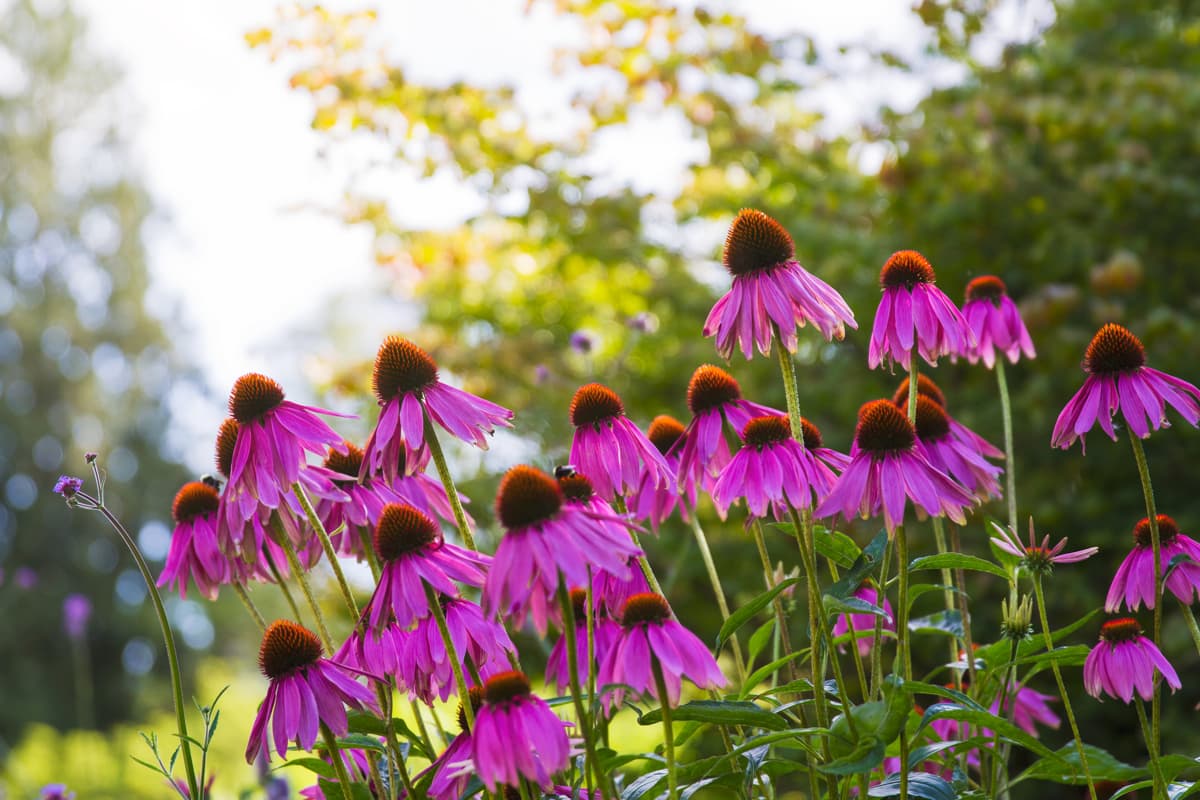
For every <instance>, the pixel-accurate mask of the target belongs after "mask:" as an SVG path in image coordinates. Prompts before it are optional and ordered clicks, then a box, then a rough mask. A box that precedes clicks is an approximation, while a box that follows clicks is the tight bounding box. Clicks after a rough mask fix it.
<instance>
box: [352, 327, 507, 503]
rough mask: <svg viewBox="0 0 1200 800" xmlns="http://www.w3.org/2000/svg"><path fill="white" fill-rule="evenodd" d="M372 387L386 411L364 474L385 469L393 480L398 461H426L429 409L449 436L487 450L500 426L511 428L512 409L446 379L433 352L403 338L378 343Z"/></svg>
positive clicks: (366, 458)
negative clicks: (489, 442) (488, 439)
mask: <svg viewBox="0 0 1200 800" xmlns="http://www.w3.org/2000/svg"><path fill="white" fill-rule="evenodd" d="M371 387H372V389H373V390H374V392H375V398H376V399H377V400H378V401H379V405H380V406H381V407H382V408H383V411H382V412H380V414H379V422H378V424H376V426H375V430H374V431H372V432H371V437H370V438H369V439H367V445H366V447H364V448H363V451H364V458H363V465H362V473H361V475H360V477H363V478H367V477H371V476H372V475H376V474H378V473H380V472H382V473H383V475H384V476H385V477H386V478H387V479H388V481H389V482H390V481H393V480H395V478H396V471H397V468H398V465H399V464H401V463H405V464H407V465H408V468H409V470H411V471H415V470H416V469H419V466H418V465H420V466H423V465H424V464H425V462H426V460H427V459H428V457H429V456H428V453H427V452H426V444H425V414H424V412H425V411H427V412H428V413H429V418H430V419H432V420H433V421H434V422H436V423H437V424H438V425H440V426H442V427H443V428H445V429H446V431H448V432H449V433H450V435H451V436H454V437H455V438H457V439H461V440H462V441H464V442H467V443H468V444H473V445H475V446H476V447H479V448H483V449H485V450H486V449H487V437H488V436H490V435H491V434H493V433H495V431H496V426H497V425H501V426H504V427H506V428H511V427H512V423H511V422H509V420H511V419H512V418H513V412H511V411H509V410H508V409H507V408H504V407H503V406H498V405H496V404H495V403H492V402H490V401H488V400H484V399H483V398H482V397H476V396H475V395H473V394H470V393H469V392H464V391H463V390H462V389H455V388H454V387H453V386H450V385H449V384H445V383H442V382H441V381H440V380H438V368H437V364H436V363H434V360H433V359H432V358H431V357H430V356H429V354H428V353H426V352H425V351H424V350H422V349H421V348H420V347H417V346H416V345H415V344H413V343H412V342H410V341H409V340H407V339H404V338H402V337H399V336H389V337H387V338H386V339H384V340H383V344H382V345H380V346H379V352H378V353H376V355H375V370H374V373H373V374H372V376H371ZM402 452H403V455H404V461H403V462H402V461H401V453H402Z"/></svg>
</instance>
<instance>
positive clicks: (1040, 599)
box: [1033, 573, 1097, 800]
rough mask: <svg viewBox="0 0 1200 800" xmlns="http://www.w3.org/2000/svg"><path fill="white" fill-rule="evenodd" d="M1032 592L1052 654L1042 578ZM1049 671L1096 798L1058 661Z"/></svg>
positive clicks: (1036, 580) (1036, 578)
mask: <svg viewBox="0 0 1200 800" xmlns="http://www.w3.org/2000/svg"><path fill="white" fill-rule="evenodd" d="M1033 591H1034V594H1035V595H1036V597H1037V607H1038V620H1039V621H1040V622H1041V623H1042V638H1043V639H1044V640H1045V642H1046V652H1048V653H1049V652H1053V650H1054V638H1053V637H1052V636H1051V635H1050V622H1049V621H1048V620H1047V618H1046V597H1045V595H1044V594H1043V593H1042V576H1041V575H1038V574H1036V573H1035V574H1034V576H1033ZM1050 669H1051V670H1052V671H1053V672H1054V680H1055V682H1057V683H1058V695H1059V697H1061V698H1062V702H1063V710H1064V711H1066V712H1067V722H1069V723H1070V725H1071V735H1072V736H1074V737H1075V752H1076V753H1078V754H1079V763H1080V765H1082V767H1083V776H1084V778H1086V779H1087V787H1088V795H1089V797H1090V798H1091V800H1097V798H1096V783H1095V781H1093V780H1092V768H1091V766H1090V765H1089V764H1088V758H1087V752H1086V751H1085V750H1084V749H1083V736H1081V735H1080V733H1079V723H1077V722H1076V721H1075V710H1074V709H1073V708H1072V707H1071V697H1070V696H1069V695H1068V694H1067V687H1066V684H1064V683H1063V678H1062V670H1060V669H1059V668H1058V661H1056V660H1055V659H1050Z"/></svg>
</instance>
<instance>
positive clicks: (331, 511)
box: [309, 442, 423, 561]
mask: <svg viewBox="0 0 1200 800" xmlns="http://www.w3.org/2000/svg"><path fill="white" fill-rule="evenodd" d="M342 446H343V447H344V448H345V452H338V451H337V450H334V449H332V448H330V450H329V452H328V454H326V456H325V463H324V464H323V465H322V466H320V467H309V469H310V470H312V471H314V472H317V473H318V474H320V475H321V476H322V477H324V478H325V480H327V481H328V482H330V483H331V484H332V485H333V486H334V487H336V488H337V489H339V490H340V492H341V497H340V498H339V497H328V498H322V499H321V500H319V501H318V502H317V509H316V510H317V516H318V517H320V518H321V524H322V525H324V526H325V530H327V531H329V533H330V539H331V541H332V542H333V547H334V550H336V551H337V554H338V555H340V556H353V557H354V558H355V559H357V560H359V561H363V560H365V559H366V557H367V553H366V547H365V545H364V544H363V538H362V537H361V536H360V535H359V533H358V529H359V528H368V529H370V530H374V529H375V525H376V524H377V523H378V522H379V515H380V514H381V513H382V512H383V507H384V506H385V505H387V504H388V503H400V502H403V500H402V498H401V497H400V496H399V495H397V494H396V493H395V492H393V491H392V490H391V489H390V488H389V487H388V486H387V484H386V483H384V482H383V481H381V480H375V479H371V478H368V479H366V480H364V481H362V482H361V483H360V482H359V481H358V473H359V470H360V469H361V467H362V460H363V451H362V450H360V449H359V448H358V447H356V446H355V445H353V444H351V443H350V442H343V443H342ZM422 510H423V509H422Z"/></svg>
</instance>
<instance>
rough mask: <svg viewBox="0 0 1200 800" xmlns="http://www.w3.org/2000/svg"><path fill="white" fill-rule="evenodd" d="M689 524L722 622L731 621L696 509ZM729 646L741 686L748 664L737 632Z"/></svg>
mask: <svg viewBox="0 0 1200 800" xmlns="http://www.w3.org/2000/svg"><path fill="white" fill-rule="evenodd" d="M688 522H689V523H691V526H692V533H693V534H694V535H695V537H696V544H697V545H698V546H699V548H700V560H701V561H703V562H704V569H705V571H706V572H707V573H708V582H709V583H711V584H712V589H713V594H714V595H716V597H717V608H718V609H720V611H721V621H722V622H724V621H725V620H727V619H729V603H728V602H727V601H726V600H725V589H724V588H722V586H721V576H720V574H719V573H718V572H717V565H716V564H715V563H713V557H712V551H711V550H709V549H708V537H707V536H705V535H704V529H703V528H701V527H700V517H699V515H698V514H697V513H696V510H695V509H692V513H690V514H688ZM729 644H730V645H731V646H732V648H733V665H734V668H735V669H736V670H737V676H738V685H739V686H740V685H741V684H743V683H745V682H746V664H745V660H744V658H743V656H742V645H741V643H740V642H739V641H738V638H737V633H736V632H734V633H733V634H732V635H731V636H730V637H729Z"/></svg>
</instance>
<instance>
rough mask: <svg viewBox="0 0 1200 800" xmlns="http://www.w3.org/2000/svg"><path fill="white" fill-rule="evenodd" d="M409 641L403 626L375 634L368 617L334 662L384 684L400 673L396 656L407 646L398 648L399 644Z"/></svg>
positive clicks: (363, 617)
mask: <svg viewBox="0 0 1200 800" xmlns="http://www.w3.org/2000/svg"><path fill="white" fill-rule="evenodd" d="M407 637H408V631H406V630H404V629H403V628H401V627H400V626H399V625H394V624H393V625H388V626H387V627H385V628H384V629H383V630H382V631H375V630H372V629H371V627H370V626H369V625H368V624H367V620H366V616H365V614H364V615H363V616H361V617H359V620H358V624H357V625H355V626H354V630H353V631H351V632H350V635H349V636H347V637H346V641H344V642H342V646H341V647H339V648H338V651H337V652H336V653H334V654H333V659H332V660H333V661H335V662H336V663H338V664H341V665H342V666H345V667H349V668H350V669H352V670H354V671H356V672H361V673H363V674H365V675H369V676H370V677H371V678H373V679H375V680H380V681H382V680H385V679H386V677H387V675H389V674H390V673H392V672H395V671H396V658H397V656H396V653H397V651H398V650H400V649H401V647H403V644H401V645H399V646H398V645H397V641H396V640H397V639H400V640H402V641H403V640H405V639H407Z"/></svg>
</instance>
